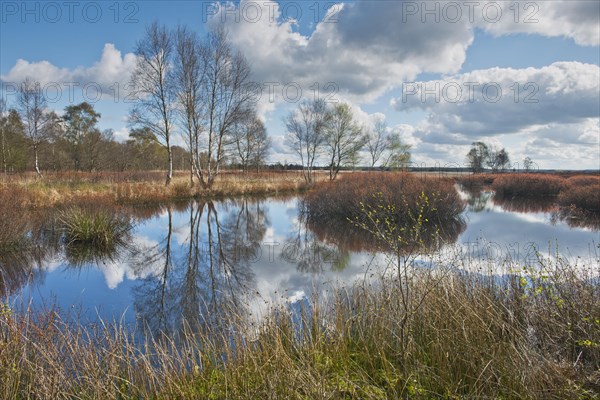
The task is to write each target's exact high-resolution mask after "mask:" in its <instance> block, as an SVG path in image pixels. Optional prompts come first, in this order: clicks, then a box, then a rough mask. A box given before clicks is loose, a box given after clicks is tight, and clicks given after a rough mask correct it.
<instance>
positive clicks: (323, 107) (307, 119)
mask: <svg viewBox="0 0 600 400" xmlns="http://www.w3.org/2000/svg"><path fill="white" fill-rule="evenodd" d="M329 118H330V114H329V112H328V110H327V104H326V103H325V101H324V100H322V99H318V100H313V101H305V102H303V103H302V104H300V105H299V106H298V109H297V110H295V111H291V112H290V114H289V115H288V116H287V117H286V118H285V120H284V122H285V126H286V128H287V131H288V136H287V141H288V144H289V145H290V147H291V148H292V149H293V150H294V152H295V153H296V154H298V156H299V157H300V162H301V163H302V174H303V176H304V180H305V181H306V183H308V184H312V183H313V182H314V174H313V169H314V165H315V161H316V160H317V158H318V156H319V155H320V153H321V151H322V148H323V144H324V143H325V139H326V127H327V124H328V122H329Z"/></svg>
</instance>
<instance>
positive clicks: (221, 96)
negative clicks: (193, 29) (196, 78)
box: [196, 26, 253, 188]
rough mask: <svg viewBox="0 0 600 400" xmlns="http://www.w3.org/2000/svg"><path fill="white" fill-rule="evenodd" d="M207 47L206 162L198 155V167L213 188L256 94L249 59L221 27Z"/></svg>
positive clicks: (205, 185)
mask: <svg viewBox="0 0 600 400" xmlns="http://www.w3.org/2000/svg"><path fill="white" fill-rule="evenodd" d="M204 47H205V52H204V56H205V57H204V62H205V68H206V83H205V84H204V85H202V89H203V91H202V92H203V93H202V94H203V95H202V100H203V103H204V106H205V112H204V113H203V116H204V118H203V119H204V123H203V126H204V127H205V129H206V164H205V165H200V163H199V161H200V160H199V158H200V157H196V161H197V163H198V164H197V165H196V170H197V171H198V174H199V179H200V183H201V185H202V187H203V188H210V187H211V186H212V185H213V182H214V180H215V178H216V177H217V175H218V174H219V170H220V167H221V164H222V162H223V160H224V159H225V156H226V149H227V147H228V145H229V144H230V142H231V134H232V129H233V128H234V125H235V124H236V122H238V121H240V120H243V119H244V118H247V115H248V113H249V112H251V110H252V106H253V103H252V102H253V97H252V93H251V91H250V90H249V84H250V82H249V77H250V67H249V65H248V62H247V61H246V58H245V57H244V56H243V55H242V53H240V52H239V51H234V49H233V48H232V46H231V43H230V42H229V39H228V38H227V32H226V31H225V30H224V28H223V27H222V26H221V27H219V28H218V29H217V30H216V31H214V32H211V33H209V34H208V37H207V38H206V41H205V46H204Z"/></svg>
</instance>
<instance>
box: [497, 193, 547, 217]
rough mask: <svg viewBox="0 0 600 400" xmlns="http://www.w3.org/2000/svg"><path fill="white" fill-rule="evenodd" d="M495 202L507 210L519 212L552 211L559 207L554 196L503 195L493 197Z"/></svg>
mask: <svg viewBox="0 0 600 400" xmlns="http://www.w3.org/2000/svg"><path fill="white" fill-rule="evenodd" d="M493 201H494V204H497V205H499V206H500V207H502V208H503V209H504V210H506V211H511V212H519V213H530V212H531V213H535V212H551V211H555V210H556V209H557V205H556V202H555V201H554V199H552V198H547V197H546V198H544V197H542V198H535V197H514V198H513V197H511V198H506V197H501V196H495V197H494V198H493Z"/></svg>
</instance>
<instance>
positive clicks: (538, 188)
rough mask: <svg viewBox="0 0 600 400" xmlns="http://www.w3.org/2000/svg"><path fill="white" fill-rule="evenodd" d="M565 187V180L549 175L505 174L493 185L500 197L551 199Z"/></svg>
mask: <svg viewBox="0 0 600 400" xmlns="http://www.w3.org/2000/svg"><path fill="white" fill-rule="evenodd" d="M564 187H565V179H564V178H562V177H560V176H557V175H549V174H503V175H500V176H498V177H496V178H495V179H494V182H493V183H492V188H493V189H494V191H495V192H496V196H498V197H551V196H557V195H558V194H559V193H560V191H561V190H562V189H563V188H564Z"/></svg>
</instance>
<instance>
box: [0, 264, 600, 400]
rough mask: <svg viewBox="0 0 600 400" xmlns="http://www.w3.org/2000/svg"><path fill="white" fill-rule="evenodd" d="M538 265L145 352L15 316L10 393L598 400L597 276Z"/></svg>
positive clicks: (353, 299) (50, 315)
mask: <svg viewBox="0 0 600 400" xmlns="http://www.w3.org/2000/svg"><path fill="white" fill-rule="evenodd" d="M452 263H454V264H455V265H458V264H459V263H460V261H459V260H458V259H456V260H454V261H452ZM488 264H489V262H488ZM536 264H539V263H536ZM540 265H542V267H541V269H539V268H540V267H539V266H536V268H535V269H533V268H531V269H525V270H522V271H519V273H518V274H516V275H506V276H505V278H504V279H499V278H498V277H496V278H491V277H485V276H483V275H480V274H467V273H464V272H462V273H461V272H459V271H457V270H443V269H438V270H436V271H432V270H418V269H415V273H414V274H412V275H411V276H412V278H411V279H410V280H408V281H402V282H400V281H398V280H397V279H396V278H394V277H393V276H391V277H380V278H379V279H376V280H374V281H369V282H360V283H358V284H356V285H355V286H354V287H351V288H346V289H343V290H335V289H333V288H331V289H330V290H329V296H326V297H327V299H324V298H317V297H314V298H312V299H309V301H307V302H306V303H305V305H304V307H303V308H302V310H303V311H302V312H301V314H300V316H298V314H294V313H292V311H290V309H289V308H286V307H278V308H276V309H274V310H273V312H272V313H270V314H269V315H268V316H266V317H265V318H263V319H262V321H261V322H259V323H258V325H251V324H246V323H244V322H243V321H247V316H242V315H238V316H237V317H234V320H231V321H230V322H229V324H228V326H227V327H226V329H224V330H223V329H219V330H216V329H215V330H211V328H210V327H206V326H205V327H204V329H200V330H195V331H192V330H191V329H189V330H184V331H182V332H181V334H180V337H179V338H177V339H172V338H165V337H162V338H155V339H153V340H150V341H149V342H147V343H146V344H144V345H143V346H141V345H138V344H135V343H134V342H133V340H132V337H131V335H130V333H128V332H127V330H125V329H124V328H122V327H119V326H116V325H110V324H107V325H103V324H98V325H95V326H83V325H81V324H80V323H78V322H77V320H69V321H64V320H62V319H61V318H59V317H58V315H57V313H55V312H47V313H45V314H42V313H33V312H30V313H28V314H25V315H24V316H23V315H17V314H15V313H14V312H13V311H12V310H11V309H10V308H9V307H8V306H6V305H3V306H2V309H1V310H0V365H2V366H3V367H2V368H0V393H3V395H4V396H5V398H40V399H45V398H52V399H59V398H121V399H133V398H164V399H166V398H190V399H191V398H202V399H224V398H242V399H244V398H246V399H257V398H264V399H268V398H291V399H305V398H307V399H315V398H361V399H385V398H411V399H434V398H444V399H459V398H494V399H500V398H502V399H597V398H598V393H599V392H600V320H599V319H598V316H599V315H600V286H599V284H598V275H597V273H598V272H597V270H596V271H595V270H593V269H590V270H588V271H586V270H585V268H582V267H584V266H581V265H579V266H577V267H575V266H574V265H570V264H568V263H567V262H565V261H564V260H561V259H559V260H558V261H556V262H554V263H550V262H548V261H542V262H541V264H540ZM497 266H498V268H502V266H501V265H497ZM594 271H595V272H594ZM407 295H408V296H409V298H410V299H412V300H411V302H409V303H407V302H404V301H403V300H402V299H405V298H406V296H407ZM232 315H234V316H235V315H237V314H236V313H235V310H232ZM176 342H177V344H176Z"/></svg>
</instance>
